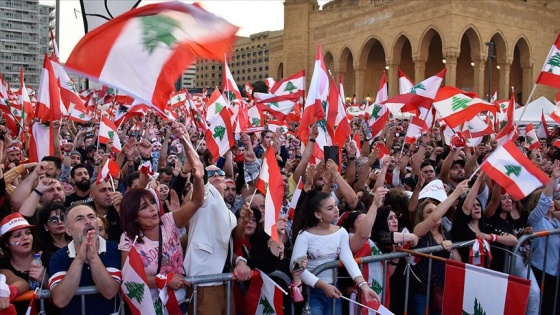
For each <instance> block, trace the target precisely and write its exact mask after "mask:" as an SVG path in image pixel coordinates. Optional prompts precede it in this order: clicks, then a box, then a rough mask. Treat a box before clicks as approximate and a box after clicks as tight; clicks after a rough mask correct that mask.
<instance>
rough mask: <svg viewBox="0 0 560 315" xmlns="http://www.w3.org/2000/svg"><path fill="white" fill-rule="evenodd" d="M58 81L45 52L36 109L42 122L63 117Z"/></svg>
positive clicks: (37, 115)
mask: <svg viewBox="0 0 560 315" xmlns="http://www.w3.org/2000/svg"><path fill="white" fill-rule="evenodd" d="M56 82H57V81H56V77H55V74H54V70H53V67H52V64H51V61H50V60H49V57H48V56H47V55H46V54H45V59H44V61H43V70H42V71H41V82H40V83H39V91H38V92H37V108H36V109H35V110H36V114H35V117H37V118H38V119H39V120H40V121H41V122H47V121H55V120H61V119H62V112H61V110H60V106H61V104H62V101H61V99H60V89H59V87H58V84H57V83H56Z"/></svg>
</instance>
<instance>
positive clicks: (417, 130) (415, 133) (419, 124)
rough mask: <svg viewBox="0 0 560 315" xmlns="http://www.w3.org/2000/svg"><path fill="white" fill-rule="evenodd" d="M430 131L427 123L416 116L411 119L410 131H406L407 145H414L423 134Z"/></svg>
mask: <svg viewBox="0 0 560 315" xmlns="http://www.w3.org/2000/svg"><path fill="white" fill-rule="evenodd" d="M426 130H428V126H427V125H426V122H425V121H424V120H422V119H420V118H418V117H416V116H413V117H411V118H410V123H409V124H408V129H407V130H406V136H405V141H406V143H411V144H412V143H414V142H416V140H418V138H420V136H421V135H422V132H424V131H426Z"/></svg>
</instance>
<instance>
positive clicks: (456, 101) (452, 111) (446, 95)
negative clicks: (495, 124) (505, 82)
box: [434, 86, 498, 128]
mask: <svg viewBox="0 0 560 315" xmlns="http://www.w3.org/2000/svg"><path fill="white" fill-rule="evenodd" d="M434 108H435V109H436V111H437V112H438V113H439V115H440V116H441V118H443V119H444V120H445V122H446V123H447V125H448V126H449V127H451V128H455V127H457V126H459V125H461V124H462V123H464V122H466V121H468V120H471V119H472V118H474V117H475V116H476V115H477V114H478V113H480V112H483V111H489V112H492V113H494V114H495V113H496V111H497V110H498V108H497V107H496V106H495V105H494V104H491V103H488V102H486V101H484V100H482V99H480V98H478V96H477V95H476V94H474V93H467V92H465V91H462V90H459V89H458V88H455V87H452V86H444V87H442V88H440V89H439V90H438V92H437V95H436V98H435V99H434Z"/></svg>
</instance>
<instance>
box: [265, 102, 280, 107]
mask: <svg viewBox="0 0 560 315" xmlns="http://www.w3.org/2000/svg"><path fill="white" fill-rule="evenodd" d="M267 105H268V107H272V106H274V107H276V108H278V107H280V105H278V102H272V103H267Z"/></svg>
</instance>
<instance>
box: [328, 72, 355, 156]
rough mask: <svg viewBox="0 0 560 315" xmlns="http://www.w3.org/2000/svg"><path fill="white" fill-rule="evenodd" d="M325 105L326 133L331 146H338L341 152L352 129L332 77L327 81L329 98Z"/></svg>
mask: <svg viewBox="0 0 560 315" xmlns="http://www.w3.org/2000/svg"><path fill="white" fill-rule="evenodd" d="M327 104H328V105H327V107H328V110H327V124H326V126H327V132H328V133H329V136H330V137H331V139H332V142H333V144H335V145H338V148H339V150H342V147H344V144H345V143H346V140H347V139H348V137H349V136H350V135H351V134H352V129H351V128H350V124H349V123H348V119H347V118H346V112H345V110H344V103H343V101H342V98H341V96H340V94H339V92H338V89H337V88H336V83H335V82H334V78H333V77H332V76H331V77H330V80H329V96H328V102H327Z"/></svg>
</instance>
